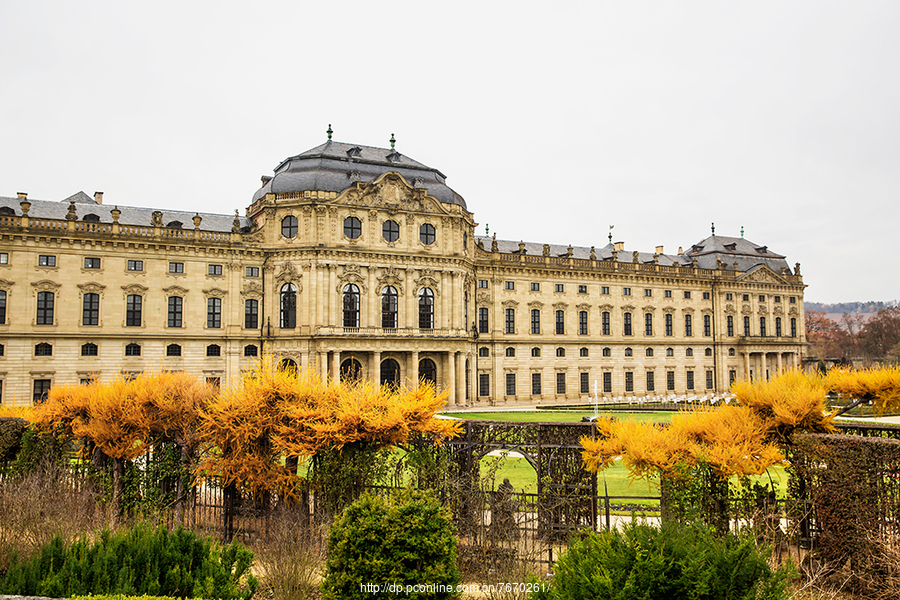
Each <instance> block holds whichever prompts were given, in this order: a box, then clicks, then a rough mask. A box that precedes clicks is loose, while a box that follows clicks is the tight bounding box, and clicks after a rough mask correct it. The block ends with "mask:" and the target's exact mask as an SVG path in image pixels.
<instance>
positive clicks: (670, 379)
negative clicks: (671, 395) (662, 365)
mask: <svg viewBox="0 0 900 600" xmlns="http://www.w3.org/2000/svg"><path fill="white" fill-rule="evenodd" d="M666 390H667V391H670V392H673V391H675V371H666Z"/></svg>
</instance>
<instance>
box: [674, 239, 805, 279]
mask: <svg viewBox="0 0 900 600" xmlns="http://www.w3.org/2000/svg"><path fill="white" fill-rule="evenodd" d="M685 255H687V256H689V257H693V258H696V259H697V266H699V267H700V268H702V269H715V268H716V261H717V260H721V261H722V264H723V267H724V268H726V269H732V268H734V266H733V265H734V263H737V265H738V267H737V268H738V270H739V271H749V270H750V269H752V268H753V267H755V266H757V265H766V266H767V267H769V268H770V269H772V270H773V271H775V272H776V273H780V272H781V270H782V269H789V267H788V263H787V261H786V260H785V259H784V256H783V255H781V254H776V253H775V252H772V251H771V250H769V249H768V247H766V246H761V245H759V244H756V243H754V242H751V241H750V240H747V239H744V238H735V237H728V236H723V235H711V236H709V237H708V238H706V239H705V240H702V241H699V242H697V243H696V244H694V245H693V246H692V247H691V248H690V249H688V250H687V251H686V252H685Z"/></svg>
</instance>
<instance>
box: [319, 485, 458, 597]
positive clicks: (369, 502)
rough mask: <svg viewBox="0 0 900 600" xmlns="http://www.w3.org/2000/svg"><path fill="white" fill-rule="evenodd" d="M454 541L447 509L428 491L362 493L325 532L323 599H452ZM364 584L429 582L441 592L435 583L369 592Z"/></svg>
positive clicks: (454, 578)
mask: <svg viewBox="0 0 900 600" xmlns="http://www.w3.org/2000/svg"><path fill="white" fill-rule="evenodd" d="M456 544H457V539H456V535H455V531H454V527H453V523H452V521H451V518H450V512H449V511H448V510H447V509H446V508H443V507H441V505H440V503H438V501H437V499H435V497H434V496H433V495H431V494H429V493H427V492H422V491H417V490H405V491H403V492H400V493H399V494H396V495H394V496H392V497H389V498H383V497H380V496H374V495H364V496H362V497H361V498H360V499H359V500H357V501H356V502H354V503H353V504H351V505H350V506H348V507H347V508H346V509H344V510H343V512H341V513H340V515H338V517H337V519H336V520H335V522H334V524H332V526H331V529H330V530H329V532H328V560H327V562H326V566H325V569H326V570H325V578H324V580H323V582H322V593H323V596H324V598H325V599H326V600H348V599H354V598H360V599H362V598H373V597H376V596H377V597H387V596H391V597H393V595H397V596H398V597H404V598H409V599H411V600H415V599H417V598H457V597H458V594H457V593H456V591H455V589H454V588H455V587H456V586H457V585H458V584H459V582H460V573H459V568H458V566H457V562H456ZM367 584H370V585H376V586H390V585H392V584H393V585H395V586H400V587H401V589H403V590H407V588H406V587H405V586H416V585H427V584H434V585H435V586H440V587H441V589H443V590H444V591H442V592H435V591H434V590H435V589H437V588H436V587H435V588H432V589H431V590H428V589H427V588H426V589H422V588H420V589H419V590H415V589H410V590H409V592H407V591H401V592H400V593H399V594H393V595H392V594H390V593H387V592H384V591H377V592H375V593H374V594H373V590H363V589H362V588H361V586H363V585H367ZM448 588H449V589H450V590H451V591H449V592H447V591H446V590H447V589H448ZM381 589H382V590H385V589H387V588H381Z"/></svg>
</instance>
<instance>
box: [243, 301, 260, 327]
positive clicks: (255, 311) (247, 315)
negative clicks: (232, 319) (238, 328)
mask: <svg viewBox="0 0 900 600" xmlns="http://www.w3.org/2000/svg"><path fill="white" fill-rule="evenodd" d="M257 327H259V300H255V299H253V298H251V299H249V300H244V329H256V328H257Z"/></svg>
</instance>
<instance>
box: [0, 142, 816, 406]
mask: <svg viewBox="0 0 900 600" xmlns="http://www.w3.org/2000/svg"><path fill="white" fill-rule="evenodd" d="M475 226H476V223H475V220H474V214H473V213H472V212H470V211H469V210H468V208H467V206H466V203H465V201H464V200H463V198H462V197H461V196H460V195H459V194H457V193H456V192H454V191H453V190H452V189H450V188H449V187H448V186H447V185H446V181H445V176H444V175H443V174H442V173H441V172H440V171H438V170H436V169H433V168H430V167H427V166H425V165H423V164H421V163H418V162H416V161H414V160H412V159H410V158H409V157H407V156H404V155H402V154H400V153H399V152H397V151H396V150H394V149H393V143H392V148H390V149H383V148H373V147H367V146H358V145H353V144H345V143H339V142H334V141H331V139H330V135H329V141H328V142H326V143H325V144H322V145H320V146H318V147H316V148H313V149H311V150H309V151H307V152H304V153H302V154H299V155H297V156H293V157H290V158H288V159H285V160H284V161H283V162H282V163H281V164H280V165H279V166H278V167H276V169H275V172H274V175H273V176H272V177H268V176H266V177H263V178H262V187H261V188H260V189H259V190H258V191H257V192H256V194H255V195H254V196H253V199H252V202H251V204H250V206H249V207H248V208H247V210H246V214H245V216H240V215H239V214H238V213H237V211H236V212H235V215H234V216H230V215H221V214H201V213H192V212H183V211H172V210H153V209H146V208H135V207H127V206H122V207H121V208H120V207H118V206H114V207H112V208H111V207H109V206H108V205H105V204H103V194H102V193H100V192H98V193H96V194H95V195H94V197H93V198H92V197H90V196H87V195H86V194H84V193H83V192H78V193H77V194H75V195H73V196H71V197H69V198H66V199H65V200H63V201H61V202H56V201H40V200H29V199H28V197H27V194H26V193H19V194H18V197H16V198H11V197H10V198H0V239H2V247H0V386H2V387H0V399H2V402H4V403H7V404H28V403H31V402H33V401H40V400H41V398H42V397H43V396H44V395H45V394H46V393H47V390H48V389H49V388H50V386H52V385H56V384H63V383H78V382H84V381H87V380H90V379H92V378H97V377H100V378H108V377H111V376H114V375H116V374H119V373H124V374H129V373H135V372H139V371H142V370H145V369H161V368H164V369H170V370H184V371H189V372H192V373H196V374H197V375H199V376H205V377H206V378H208V379H209V380H213V381H216V382H219V383H221V384H223V385H226V384H228V383H229V382H231V381H234V380H235V379H236V378H237V377H238V376H239V374H240V372H241V371H242V370H245V369H248V368H250V367H251V366H252V364H253V362H254V361H255V360H257V359H258V357H259V356H260V355H261V354H262V352H263V351H266V352H273V353H275V354H276V355H277V356H279V357H280V358H281V359H282V360H283V361H284V362H285V363H286V364H293V365H296V367H297V368H299V369H301V370H303V371H305V370H307V369H316V370H318V371H319V373H320V374H321V375H323V376H326V377H333V376H335V375H337V374H340V376H343V377H351V378H366V379H369V380H371V381H373V382H376V383H386V382H400V383H402V382H410V381H418V380H420V379H427V380H431V381H434V382H435V383H436V385H437V386H438V387H439V388H440V389H442V390H446V391H447V392H448V393H449V397H448V404H449V405H451V406H453V405H464V404H468V405H472V404H478V403H491V404H498V403H528V404H534V403H552V402H562V401H583V400H586V399H587V398H589V397H590V396H592V395H593V394H594V392H595V390H596V391H597V393H598V394H599V395H601V396H632V395H634V396H645V395H667V394H704V393H708V392H723V391H726V390H727V389H728V386H729V384H730V382H731V381H733V380H735V379H737V378H743V377H764V376H768V375H769V374H771V373H774V372H775V371H777V370H780V369H782V368H785V367H786V366H796V365H798V364H799V361H800V358H801V354H802V351H803V348H804V347H805V339H804V323H803V312H804V311H803V289H804V285H803V281H802V277H801V276H800V272H799V264H798V265H797V266H796V267H795V269H794V270H793V271H792V270H791V269H790V268H789V267H788V264H787V262H786V261H785V259H784V257H783V256H781V255H778V254H775V253H774V252H772V251H770V250H769V249H768V248H767V247H765V246H760V245H758V244H754V243H752V242H750V241H748V240H745V239H743V238H732V237H722V236H716V235H715V234H714V233H713V235H711V236H709V237H707V238H706V239H704V240H702V241H700V242H698V243H696V244H693V245H691V246H690V248H689V249H688V250H687V251H681V249H679V251H678V252H677V254H665V253H664V252H663V248H662V247H657V248H656V249H655V252H638V251H633V250H629V251H626V250H625V247H624V244H623V243H621V242H616V243H614V242H613V241H612V239H611V238H610V240H609V243H608V244H606V245H605V246H602V247H596V248H595V247H590V248H588V247H572V246H557V245H551V244H539V243H538V244H535V243H525V242H516V241H509V240H497V239H496V238H495V237H487V236H476V233H475Z"/></svg>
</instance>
